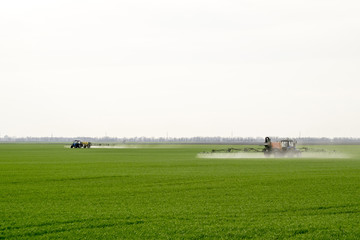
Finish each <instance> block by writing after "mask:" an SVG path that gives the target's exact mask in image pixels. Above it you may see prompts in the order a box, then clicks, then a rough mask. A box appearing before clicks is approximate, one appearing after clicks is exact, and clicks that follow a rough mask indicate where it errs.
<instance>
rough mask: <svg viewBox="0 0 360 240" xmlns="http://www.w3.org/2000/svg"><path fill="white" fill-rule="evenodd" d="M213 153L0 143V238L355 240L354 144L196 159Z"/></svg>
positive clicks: (357, 186) (358, 195)
mask: <svg viewBox="0 0 360 240" xmlns="http://www.w3.org/2000/svg"><path fill="white" fill-rule="evenodd" d="M216 147H217V146H211V145H177V146H175V145H174V146H169V145H166V146H162V145H156V146H152V147H151V146H150V147H149V146H146V147H142V146H141V145H139V146H137V147H131V148H104V149H102V148H90V149H70V148H64V145H63V144H62V145H61V144H59V145H58V144H0V179H1V181H0V239H32V238H36V239H49V238H55V239H360V146H331V147H330V146H328V147H324V148H329V149H330V148H331V149H335V150H336V151H337V152H340V153H343V154H344V155H346V156H347V157H346V158H340V157H339V158H336V157H335V158H322V157H320V158H303V159H301V158H299V159H298V158H293V159H287V158H282V159H273V158H270V159H264V158H241V159H236V158H228V159H227V158H218V159H217V158H206V157H202V158H198V154H199V153H201V152H205V151H210V150H211V149H214V148H216ZM221 147H222V148H223V146H221ZM319 147H320V146H319Z"/></svg>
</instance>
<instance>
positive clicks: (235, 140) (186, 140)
mask: <svg viewBox="0 0 360 240" xmlns="http://www.w3.org/2000/svg"><path fill="white" fill-rule="evenodd" d="M74 139H79V140H82V141H89V142H93V143H122V144H127V143H128V144H131V143H144V144H155V143H165V144H166V143H167V144H244V145H251V144H254V145H261V144H263V143H264V138H262V137H178V138H175V137H131V138H126V137H75V138H72V137H10V136H7V135H5V136H4V137H0V142H29V143H37V142H45V143H60V142H61V143H65V142H69V143H70V142H72V141H73V140H74ZM271 139H272V141H278V140H280V139H282V138H281V137H271ZM296 140H297V142H298V144H304V145H306V144H309V145H311V144H319V145H320V144H324V145H328V144H334V145H335V144H349V145H350V144H360V138H346V137H343V138H324V137H323V138H314V137H301V138H296Z"/></svg>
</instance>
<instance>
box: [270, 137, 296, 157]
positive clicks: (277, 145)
mask: <svg viewBox="0 0 360 240" xmlns="http://www.w3.org/2000/svg"><path fill="white" fill-rule="evenodd" d="M296 144H297V142H296V140H292V139H289V138H286V139H282V140H280V141H279V142H271V139H270V138H269V137H266V138H265V143H264V147H265V148H264V150H263V151H264V155H265V157H270V156H271V155H273V156H274V157H300V156H301V151H300V150H298V149H296Z"/></svg>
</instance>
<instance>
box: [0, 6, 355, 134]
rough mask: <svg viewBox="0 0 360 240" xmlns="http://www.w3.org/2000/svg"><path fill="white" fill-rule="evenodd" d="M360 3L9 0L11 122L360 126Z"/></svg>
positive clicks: (3, 62) (254, 128)
mask: <svg viewBox="0 0 360 240" xmlns="http://www.w3.org/2000/svg"><path fill="white" fill-rule="evenodd" d="M359 13H360V2H359V1H356V0H349V1H346V0H345V1H344V0H342V1H340V0H303V1H289V0H272V1H268V0H251V1H250V0H248V1H235V0H234V1H229V0H228V1H225V0H221V1H220V0H219V1H211V0H210V1H209V0H206V1H205V0H204V1H199V0H191V1H190V0H181V1H169V0H166V1H165V0H161V1H159V0H154V1H144V0H142V1H136V0H132V1H130V0H129V1H115V0H114V1H110V0H106V1H104V0H103V1H73V0H72V1H64V0H61V1H60V0H59V1H48V0H47V1H45V0H44V1H39V0H33V1H25V0H24V1H1V2H0V111H1V113H0V134H1V136H4V135H5V134H7V135H10V136H18V137H20V136H50V135H51V134H53V135H54V136H104V135H105V133H107V135H108V136H117V137H131V136H148V137H151V136H154V137H159V136H166V133H167V132H168V134H169V136H170V137H180V136H230V135H231V132H233V135H234V136H261V137H263V136H267V135H270V136H289V137H295V136H298V135H299V132H301V135H302V136H314V137H321V136H324V137H339V136H344V137H360V94H359V91H360V71H359V70H360V69H359V67H360V14H359Z"/></svg>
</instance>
